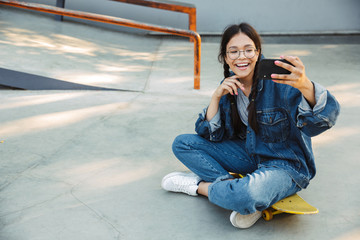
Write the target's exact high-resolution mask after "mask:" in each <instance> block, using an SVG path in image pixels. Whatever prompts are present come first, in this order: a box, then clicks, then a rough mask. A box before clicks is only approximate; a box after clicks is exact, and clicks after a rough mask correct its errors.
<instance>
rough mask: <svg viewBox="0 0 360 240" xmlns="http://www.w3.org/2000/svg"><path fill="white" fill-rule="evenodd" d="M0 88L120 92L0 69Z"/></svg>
mask: <svg viewBox="0 0 360 240" xmlns="http://www.w3.org/2000/svg"><path fill="white" fill-rule="evenodd" d="M2 88H5V89H6V88H7V89H9V88H10V89H18V90H102V91H104V90H112V91H119V90H120V89H114V88H103V87H94V86H89V85H84V84H78V83H72V82H67V81H62V80H58V79H54V78H49V77H43V76H39V75H35V74H29V73H25V72H19V71H14V70H9V69H5V68H0V89H2ZM120 91H121V90H120Z"/></svg>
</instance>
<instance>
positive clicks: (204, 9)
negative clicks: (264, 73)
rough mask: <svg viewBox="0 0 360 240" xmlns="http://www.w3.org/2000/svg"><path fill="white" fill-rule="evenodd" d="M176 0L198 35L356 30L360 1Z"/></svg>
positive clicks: (88, 4) (143, 16)
mask: <svg viewBox="0 0 360 240" xmlns="http://www.w3.org/2000/svg"><path fill="white" fill-rule="evenodd" d="M25 1H26V2H37V3H45V4H52V5H55V2H56V0H25ZM66 1H67V2H66V8H68V9H74V10H81V11H87V12H94V13H100V14H106V15H111V16H116V17H122V18H127V19H132V20H136V21H142V22H147V23H153V24H158V25H166V26H171V27H176V28H187V24H188V18H187V15H186V14H183V13H176V12H169V11H164V10H159V9H152V8H147V7H142V6H135V5H131V4H125V3H119V2H113V1H109V0H66ZM178 1H182V2H187V3H193V4H195V5H196V7H197V27H198V32H199V33H202V34H204V33H208V34H219V33H221V32H222V31H223V29H224V28H225V27H226V26H227V25H229V24H232V23H238V22H241V21H246V22H249V23H250V24H252V25H253V26H254V27H255V28H256V29H257V30H258V31H259V32H260V33H262V34H266V33H268V34H274V33H275V34H289V33H290V34H293V33H360V0H253V1H251V0H247V1H244V0H223V1H210V0H193V1H191V0H178ZM116 28H119V27H116ZM120 28H121V27H120ZM121 29H123V28H121ZM123 30H126V31H134V30H130V29H123Z"/></svg>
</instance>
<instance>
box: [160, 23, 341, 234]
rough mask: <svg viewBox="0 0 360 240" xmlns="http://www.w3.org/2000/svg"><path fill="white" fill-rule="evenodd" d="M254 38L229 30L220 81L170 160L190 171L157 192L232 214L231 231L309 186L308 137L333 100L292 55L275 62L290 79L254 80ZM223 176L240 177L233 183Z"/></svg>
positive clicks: (323, 124)
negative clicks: (196, 199) (197, 199)
mask: <svg viewBox="0 0 360 240" xmlns="http://www.w3.org/2000/svg"><path fill="white" fill-rule="evenodd" d="M261 50H262V49H261V39H260V36H259V35H258V33H257V32H256V31H255V29H254V28H252V27H251V26H250V25H249V24H247V23H241V24H239V25H232V26H230V27H228V28H227V29H226V30H225V32H224V34H223V36H222V41H221V46H220V54H219V60H220V62H221V63H222V64H223V66H224V77H225V79H224V80H223V81H222V82H221V84H220V85H219V86H218V88H217V89H216V90H215V92H214V93H213V95H212V98H211V101H210V104H209V106H208V107H207V108H205V109H204V110H203V112H202V113H200V115H199V118H198V120H197V122H196V128H195V130H196V132H197V134H186V135H180V136H178V137H177V138H176V139H175V141H174V143H173V152H174V154H175V156H176V157H177V158H178V159H179V160H180V161H181V162H182V163H183V164H184V165H186V166H187V167H188V168H189V169H190V170H191V173H183V172H174V173H170V174H168V175H166V176H165V177H164V178H163V180H162V183H161V186H162V188H163V189H165V190H167V191H172V192H183V193H187V194H189V195H192V196H197V195H198V194H200V195H203V196H207V197H208V199H209V201H210V202H212V203H214V204H216V205H218V206H220V207H223V208H225V209H229V210H232V211H233V212H232V214H231V215H230V221H231V223H232V225H233V226H235V227H238V228H248V227H250V226H252V225H253V224H254V223H255V222H256V221H257V220H258V219H259V218H260V217H261V211H262V210H264V209H266V208H268V207H269V206H271V205H272V204H274V203H275V202H277V201H279V200H281V199H283V198H285V197H287V196H289V195H292V194H295V193H296V192H298V191H300V190H301V189H304V188H306V187H307V186H308V184H309V181H310V180H311V179H312V178H313V177H314V176H315V163H314V156H313V152H312V147H311V137H313V136H315V135H318V134H320V133H321V132H323V131H325V130H327V129H329V128H331V127H332V126H333V125H334V124H335V121H336V118H337V116H338V114H339V108H340V107H339V104H338V102H337V101H336V99H335V98H334V97H333V96H332V95H331V94H330V93H329V92H328V91H327V90H326V89H325V88H324V87H322V86H321V85H319V84H317V83H315V82H311V81H310V80H309V79H308V77H307V76H306V74H305V68H304V65H303V63H302V62H301V60H300V59H299V58H298V57H294V56H281V58H282V59H286V60H287V61H289V62H290V63H291V64H292V65H293V66H292V65H290V64H286V63H283V62H280V61H276V62H275V64H276V65H278V66H280V67H282V68H285V69H287V70H289V71H290V72H291V74H289V75H284V74H281V75H280V74H272V75H271V77H272V79H276V80H271V79H259V78H258V76H257V71H258V65H259V61H260V58H261V56H262V54H261ZM229 172H234V173H241V174H243V175H245V174H246V176H245V177H244V178H237V179H234V177H233V176H232V175H230V174H229Z"/></svg>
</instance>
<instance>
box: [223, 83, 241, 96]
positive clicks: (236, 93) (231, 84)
mask: <svg viewBox="0 0 360 240" xmlns="http://www.w3.org/2000/svg"><path fill="white" fill-rule="evenodd" d="M234 81H236V80H228V81H227V82H224V83H225V85H226V86H228V87H229V88H231V90H232V91H231V92H232V93H233V94H235V95H238V91H237V90H238V87H237V84H236V82H234ZM233 94H232V95H233Z"/></svg>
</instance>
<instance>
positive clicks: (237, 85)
mask: <svg viewBox="0 0 360 240" xmlns="http://www.w3.org/2000/svg"><path fill="white" fill-rule="evenodd" d="M224 83H226V84H228V86H230V87H231V88H233V90H234V93H235V94H236V95H238V88H240V89H243V88H244V87H243V84H242V83H241V82H240V81H239V80H238V79H233V78H227V79H226V81H224Z"/></svg>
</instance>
